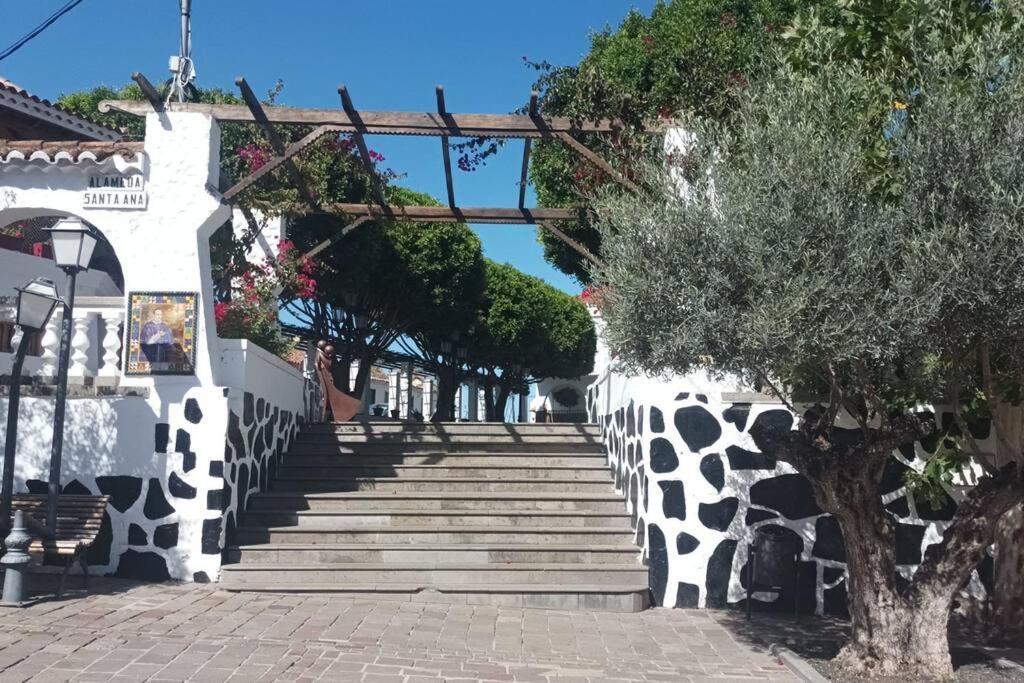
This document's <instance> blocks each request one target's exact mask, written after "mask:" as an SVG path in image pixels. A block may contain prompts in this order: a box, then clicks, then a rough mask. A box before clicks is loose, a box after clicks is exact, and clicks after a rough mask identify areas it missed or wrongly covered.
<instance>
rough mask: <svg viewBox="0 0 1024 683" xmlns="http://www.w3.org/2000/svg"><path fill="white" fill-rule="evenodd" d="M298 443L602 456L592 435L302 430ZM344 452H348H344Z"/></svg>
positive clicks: (358, 450) (358, 448)
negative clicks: (510, 436) (376, 433)
mask: <svg viewBox="0 0 1024 683" xmlns="http://www.w3.org/2000/svg"><path fill="white" fill-rule="evenodd" d="M296 444H298V446H300V447H302V446H305V445H307V444H321V445H324V444H327V445H337V446H340V447H345V446H347V447H349V449H353V452H355V453H372V452H373V451H374V450H375V449H376V450H385V451H400V452H401V453H409V452H410V451H411V450H413V451H441V450H443V451H446V452H467V451H470V452H471V451H477V452H481V451H482V452H505V453H508V452H518V453H534V452H547V453H587V452H590V453H602V452H603V445H602V444H601V439H600V437H590V436H564V437H563V436H548V435H539V436H521V437H518V438H516V439H514V440H513V439H508V438H504V437H502V436H489V435H468V436H459V437H453V438H445V437H440V436H431V435H424V436H420V435H412V436H407V435H402V434H394V435H388V434H384V435H381V436H374V437H369V438H368V437H366V436H362V435H360V434H332V433H328V432H307V431H302V432H300V433H299V434H298V436H297V437H296ZM342 452H344V451H342Z"/></svg>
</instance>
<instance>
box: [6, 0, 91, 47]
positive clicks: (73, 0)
mask: <svg viewBox="0 0 1024 683" xmlns="http://www.w3.org/2000/svg"><path fill="white" fill-rule="evenodd" d="M80 4H82V0H70V2H67V3H65V5H64V6H63V7H61V8H60V9H59V10H57V11H56V12H54V13H53V14H51V15H50V16H49V17H47V18H46V19H45V20H44V21H43V23H41V24H39V26H36V27H35V28H34V29H32V30H31V31H29V32H28V33H26V34H25V35H24V36H22V37H21V38H19V39H18V40H17V41H15V42H14V43H13V44H11V45H10V46H8V47H7V48H6V49H5V50H4V51H3V52H0V62H2V61H3V60H5V59H7V58H8V57H10V56H11V55H13V54H14V53H15V52H17V51H18V50H20V49H21V48H22V47H24V46H25V43H27V42H28V41H30V40H32V39H33V38H35V37H36V36H38V35H39V34H40V33H42V32H43V31H45V30H46V29H48V28H49V27H50V26H52V25H53V24H54V23H55V22H56V21H57V20H58V19H60V18H61V17H62V16H64V15H65V14H67V13H68V12H70V11H71V10H73V9H74V8H75V7H77V6H78V5H80Z"/></svg>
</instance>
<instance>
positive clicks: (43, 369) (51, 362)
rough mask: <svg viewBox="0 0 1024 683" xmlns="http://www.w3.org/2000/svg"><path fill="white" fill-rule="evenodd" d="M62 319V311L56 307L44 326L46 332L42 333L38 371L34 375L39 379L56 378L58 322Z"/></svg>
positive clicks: (58, 337) (58, 338) (58, 345)
mask: <svg viewBox="0 0 1024 683" xmlns="http://www.w3.org/2000/svg"><path fill="white" fill-rule="evenodd" d="M63 317H64V313H63V309H62V307H61V306H60V305H58V306H57V308H56V309H55V310H54V311H53V315H52V316H50V322H48V323H47V324H46V330H45V331H44V332H43V339H42V342H41V346H42V353H41V354H40V356H39V369H38V370H36V375H38V376H39V377H56V376H57V352H58V351H59V350H60V321H61V319H62V318H63Z"/></svg>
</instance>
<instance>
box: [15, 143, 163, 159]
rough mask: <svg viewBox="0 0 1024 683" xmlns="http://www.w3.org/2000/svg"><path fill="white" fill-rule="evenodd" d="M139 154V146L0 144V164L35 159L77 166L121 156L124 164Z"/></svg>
mask: <svg viewBox="0 0 1024 683" xmlns="http://www.w3.org/2000/svg"><path fill="white" fill-rule="evenodd" d="M142 151H143V143H142V142H123V141H122V142H96V141H91V140H90V141H81V140H71V141H67V142H51V141H47V140H0V162H6V161H11V160H13V159H32V158H36V159H40V160H42V161H50V162H56V161H58V160H60V159H65V160H68V161H71V162H72V163H79V162H81V161H87V160H88V161H103V160H104V159H107V158H109V157H112V156H120V157H122V158H124V160H125V161H133V160H135V159H136V158H137V157H138V155H139V154H140V153H141V152H142Z"/></svg>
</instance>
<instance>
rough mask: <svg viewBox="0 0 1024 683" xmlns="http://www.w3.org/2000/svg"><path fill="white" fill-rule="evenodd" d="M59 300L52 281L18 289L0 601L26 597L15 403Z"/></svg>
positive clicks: (2, 497) (2, 496) (0, 509)
mask: <svg viewBox="0 0 1024 683" xmlns="http://www.w3.org/2000/svg"><path fill="white" fill-rule="evenodd" d="M59 301H60V300H59V299H58V298H57V288H56V287H55V286H54V284H53V282H52V281H50V280H46V279H44V278H36V279H35V280H33V281H32V282H30V283H28V284H27V285H25V286H24V287H23V288H21V289H19V290H18V312H17V317H16V323H17V325H18V327H20V328H21V331H22V333H23V334H22V336H21V342H20V343H19V344H18V348H17V349H16V350H15V354H14V366H13V367H12V368H11V392H10V397H9V399H8V401H7V432H6V440H5V442H4V474H3V485H2V486H3V488H2V491H0V526H3V527H4V528H6V527H7V525H8V524H10V525H11V527H10V534H9V535H8V536H7V538H5V539H4V546H5V547H6V549H7V552H6V553H4V556H3V558H2V559H0V563H2V564H3V565H4V567H5V568H6V571H5V572H4V591H3V597H2V599H0V604H3V605H13V606H20V605H21V604H22V602H23V600H24V596H25V581H24V579H25V569H26V568H27V567H28V563H29V561H30V560H31V557H30V556H29V554H28V546H29V545H30V544H31V543H32V537H31V536H30V535H29V534H28V532H27V531H26V529H25V515H24V513H23V512H22V511H21V510H18V511H17V512H16V513H15V515H14V521H13V523H12V522H11V498H12V497H13V495H14V455H15V451H16V450H17V443H18V404H19V403H20V400H21V367H22V364H23V363H24V362H25V354H26V352H27V351H28V347H29V344H31V343H32V334H33V333H38V332H39V331H40V330H42V329H43V328H44V327H46V323H47V322H49V320H50V316H52V315H53V309H55V308H56V307H57V303H58V302H59Z"/></svg>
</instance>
